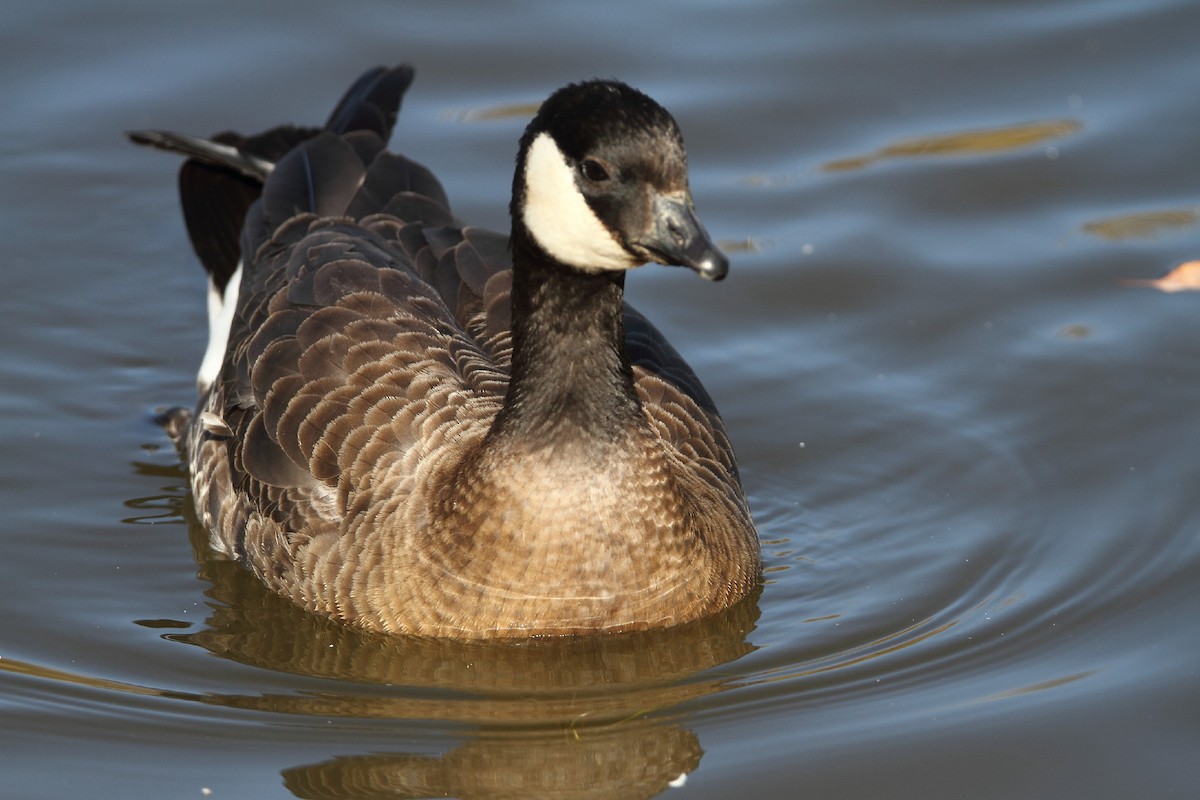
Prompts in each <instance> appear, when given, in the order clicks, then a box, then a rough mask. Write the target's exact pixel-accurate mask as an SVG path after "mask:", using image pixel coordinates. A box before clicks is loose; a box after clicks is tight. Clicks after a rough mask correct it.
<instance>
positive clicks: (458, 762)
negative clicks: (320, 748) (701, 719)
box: [283, 722, 702, 800]
mask: <svg viewBox="0 0 1200 800" xmlns="http://www.w3.org/2000/svg"><path fill="white" fill-rule="evenodd" d="M701 752H702V751H701V749H700V743H699V742H698V741H697V740H696V737H695V735H694V734H693V733H692V732H691V731H685V730H680V729H678V728H675V727H670V726H666V725H662V724H656V723H645V722H639V723H630V724H626V725H622V726H617V727H615V728H613V729H609V730H601V731H597V730H587V731H583V732H582V733H580V734H578V735H575V734H573V733H567V732H563V731H554V732H540V733H536V734H527V735H524V736H519V735H513V734H511V733H510V734H508V735H506V736H503V737H490V736H486V735H485V736H480V737H475V738H472V740H471V741H470V742H469V743H467V744H465V745H463V746H462V747H458V748H455V749H454V750H451V751H449V752H448V753H445V754H444V755H442V756H440V757H432V756H424V755H408V754H400V753H396V754H382V755H362V756H342V757H338V758H335V759H332V760H330V761H327V762H324V763H321V764H313V765H308V766H303V767H293V768H291V769H286V770H284V771H283V779H284V783H285V785H286V786H287V788H288V789H290V790H291V791H292V792H293V793H294V794H295V795H296V796H297V797H304V798H335V797H337V798H355V797H359V798H367V797H371V798H397V800H399V798H418V797H461V798H468V799H469V798H492V799H494V798H513V800H517V799H518V798H520V800H538V799H539V798H553V799H554V800H569V799H570V798H580V800H585V799H586V800H600V799H601V798H621V800H638V798H649V797H657V796H658V795H659V794H661V793H662V792H663V791H665V790H666V789H667V788H668V786H670V785H671V782H672V781H674V780H677V779H679V778H681V776H684V775H686V774H687V773H689V772H691V771H693V770H694V769H696V767H697V766H699V764H700V756H701Z"/></svg>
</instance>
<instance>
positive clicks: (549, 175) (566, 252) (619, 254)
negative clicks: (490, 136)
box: [523, 133, 644, 272]
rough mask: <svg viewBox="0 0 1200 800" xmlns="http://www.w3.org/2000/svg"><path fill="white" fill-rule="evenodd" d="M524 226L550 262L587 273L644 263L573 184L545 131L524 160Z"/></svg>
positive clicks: (568, 167)
mask: <svg viewBox="0 0 1200 800" xmlns="http://www.w3.org/2000/svg"><path fill="white" fill-rule="evenodd" d="M523 215H524V218H525V228H526V230H528V231H529V233H530V235H531V236H533V238H534V241H536V242H537V243H538V244H539V245H541V247H542V249H543V250H545V251H546V253H547V254H549V255H550V256H552V257H553V258H554V259H555V260H557V261H559V262H561V263H563V264H566V265H568V266H572V267H575V268H576V269H581V270H585V271H588V272H599V271H600V270H606V269H609V270H622V269H630V268H632V267H637V266H640V265H641V264H643V263H644V262H643V261H641V260H639V259H638V258H637V257H636V256H634V255H633V254H632V253H630V252H629V251H628V250H626V249H625V248H624V247H622V246H621V245H620V243H619V242H617V240H616V238H614V237H613V235H612V232H611V231H609V230H608V228H606V227H604V223H602V222H601V221H600V219H599V218H598V217H597V216H596V214H595V213H594V212H593V211H592V209H591V207H589V206H588V204H587V201H586V200H585V199H584V197H583V195H582V194H581V193H580V191H579V188H578V187H577V186H576V185H575V176H574V174H572V172H571V168H570V166H568V164H567V159H566V157H565V156H564V155H563V154H562V151H561V150H559V149H558V145H556V144H555V143H554V140H553V139H551V138H550V134H548V133H540V134H538V135H537V137H536V138H535V139H534V140H533V143H532V144H531V145H530V146H529V152H528V153H527V154H526V156H525V208H524V210H523Z"/></svg>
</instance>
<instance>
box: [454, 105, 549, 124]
mask: <svg viewBox="0 0 1200 800" xmlns="http://www.w3.org/2000/svg"><path fill="white" fill-rule="evenodd" d="M541 107H542V104H541V103H511V104H509V105H502V106H488V107H485V108H466V109H455V110H449V111H443V112H442V113H441V114H439V115H438V118H439V119H442V120H446V121H449V122H492V121H493V120H498V119H528V118H529V117H532V116H533V115H534V114H536V113H537V112H538V109H539V108H541Z"/></svg>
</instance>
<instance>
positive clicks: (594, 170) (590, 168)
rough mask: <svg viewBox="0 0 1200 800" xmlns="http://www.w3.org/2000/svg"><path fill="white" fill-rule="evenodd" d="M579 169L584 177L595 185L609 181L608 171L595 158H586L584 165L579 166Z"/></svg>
mask: <svg viewBox="0 0 1200 800" xmlns="http://www.w3.org/2000/svg"><path fill="white" fill-rule="evenodd" d="M579 169H580V171H581V172H583V177H585V178H587V179H588V180H589V181H592V182H593V183H601V182H603V181H606V180H608V170H606V169H605V168H604V165H603V164H601V163H600V162H599V161H597V160H596V159H594V158H585V159H584V160H583V163H582V164H580V165H579Z"/></svg>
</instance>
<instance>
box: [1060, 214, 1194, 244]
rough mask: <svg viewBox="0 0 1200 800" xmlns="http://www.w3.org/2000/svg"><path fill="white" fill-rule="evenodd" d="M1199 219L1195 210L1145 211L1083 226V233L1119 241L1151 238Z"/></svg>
mask: <svg viewBox="0 0 1200 800" xmlns="http://www.w3.org/2000/svg"><path fill="white" fill-rule="evenodd" d="M1198 221H1200V215H1198V214H1197V213H1196V211H1195V210H1186V209H1179V210H1172V211H1145V212H1142V213H1139V214H1122V215H1120V216H1118V217H1109V218H1108V219H1101V220H1097V221H1095V222H1088V223H1086V224H1085V225H1084V226H1083V230H1084V232H1085V233H1090V234H1092V235H1093V236H1099V237H1100V238H1101V239H1108V240H1110V241H1119V240H1121V239H1153V238H1155V237H1157V236H1158V234H1159V233H1160V232H1163V231H1169V230H1173V229H1179V228H1187V227H1190V226H1192V225H1195V224H1196V223H1197V222H1198Z"/></svg>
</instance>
